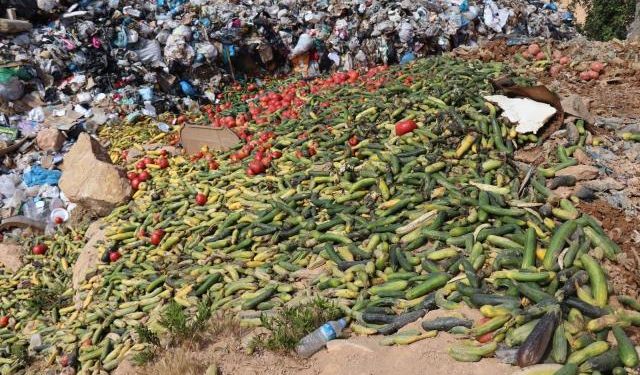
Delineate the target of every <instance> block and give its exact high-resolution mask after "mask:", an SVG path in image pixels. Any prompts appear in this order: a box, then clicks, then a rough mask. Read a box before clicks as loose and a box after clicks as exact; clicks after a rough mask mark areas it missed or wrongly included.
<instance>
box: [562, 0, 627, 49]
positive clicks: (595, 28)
mask: <svg viewBox="0 0 640 375" xmlns="http://www.w3.org/2000/svg"><path fill="white" fill-rule="evenodd" d="M572 4H573V5H576V4H580V5H582V6H583V7H585V8H586V9H587V19H586V21H585V24H584V26H583V28H582V31H583V32H584V33H585V34H586V35H587V36H588V37H590V38H593V39H596V40H611V39H614V38H618V39H625V38H626V36H627V29H628V27H629V25H630V24H631V22H632V21H633V17H634V14H635V7H636V0H573V1H572Z"/></svg>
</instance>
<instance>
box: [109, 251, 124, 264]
mask: <svg viewBox="0 0 640 375" xmlns="http://www.w3.org/2000/svg"><path fill="white" fill-rule="evenodd" d="M121 257H122V254H120V253H119V252H118V251H112V252H110V253H109V261H110V262H117V261H118V259H120V258H121Z"/></svg>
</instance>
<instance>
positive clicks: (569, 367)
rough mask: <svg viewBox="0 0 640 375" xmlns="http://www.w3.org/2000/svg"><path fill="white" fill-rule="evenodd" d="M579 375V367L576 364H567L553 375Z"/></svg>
mask: <svg viewBox="0 0 640 375" xmlns="http://www.w3.org/2000/svg"><path fill="white" fill-rule="evenodd" d="M577 373H578V365H576V364H575V363H567V364H566V365H564V366H562V368H561V369H560V370H558V371H556V372H554V373H553V375H576V374H577Z"/></svg>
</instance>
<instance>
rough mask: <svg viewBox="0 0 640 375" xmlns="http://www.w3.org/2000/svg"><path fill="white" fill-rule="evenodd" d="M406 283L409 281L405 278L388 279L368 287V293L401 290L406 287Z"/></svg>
mask: <svg viewBox="0 0 640 375" xmlns="http://www.w3.org/2000/svg"><path fill="white" fill-rule="evenodd" d="M408 285H409V282H408V281H407V280H394V281H388V282H386V283H384V284H380V285H376V286H372V287H371V288H369V293H371V294H380V293H384V292H395V291H403V290H405V289H406V288H407V286H408Z"/></svg>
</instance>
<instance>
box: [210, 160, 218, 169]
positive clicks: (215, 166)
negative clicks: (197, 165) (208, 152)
mask: <svg viewBox="0 0 640 375" xmlns="http://www.w3.org/2000/svg"><path fill="white" fill-rule="evenodd" d="M218 167H220V165H219V164H218V162H217V161H215V160H210V161H209V170H210V171H215V170H216V169H218Z"/></svg>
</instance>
